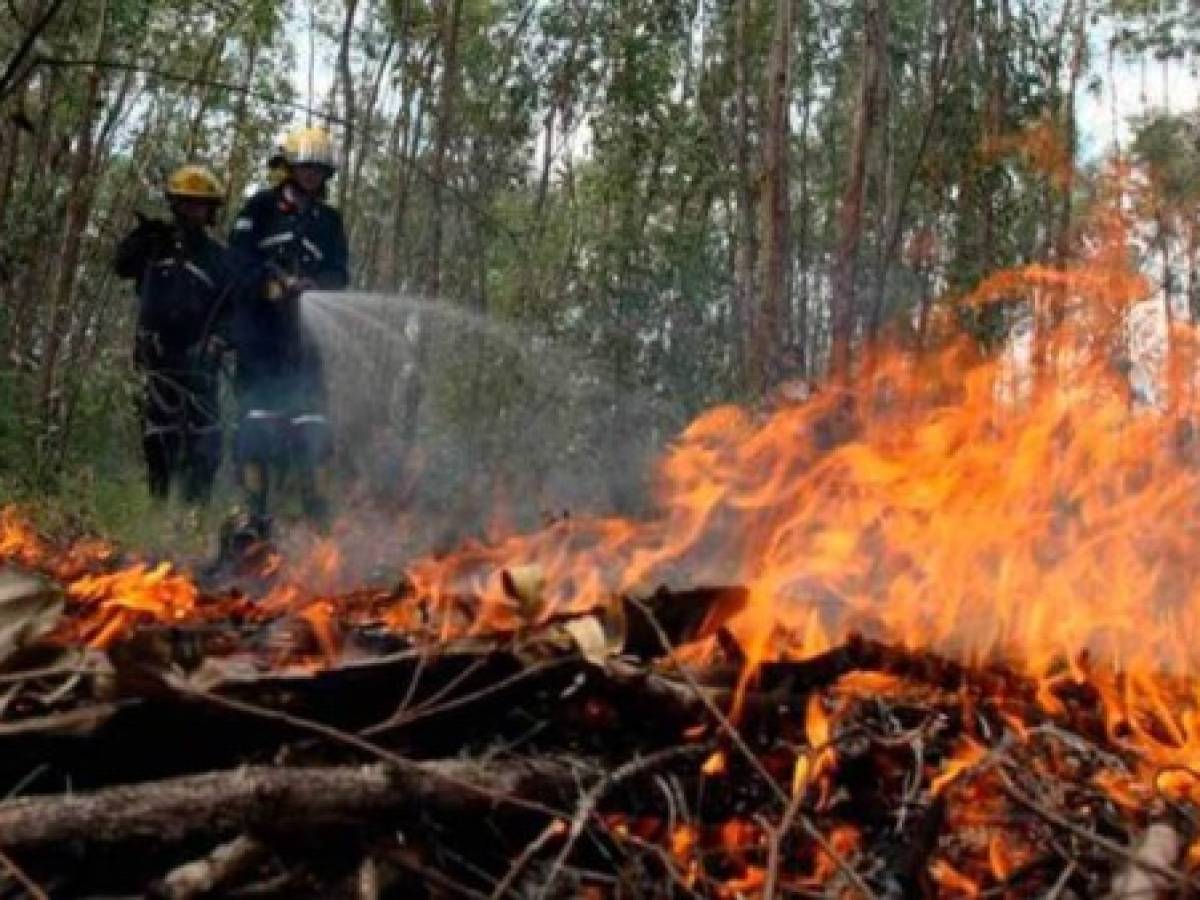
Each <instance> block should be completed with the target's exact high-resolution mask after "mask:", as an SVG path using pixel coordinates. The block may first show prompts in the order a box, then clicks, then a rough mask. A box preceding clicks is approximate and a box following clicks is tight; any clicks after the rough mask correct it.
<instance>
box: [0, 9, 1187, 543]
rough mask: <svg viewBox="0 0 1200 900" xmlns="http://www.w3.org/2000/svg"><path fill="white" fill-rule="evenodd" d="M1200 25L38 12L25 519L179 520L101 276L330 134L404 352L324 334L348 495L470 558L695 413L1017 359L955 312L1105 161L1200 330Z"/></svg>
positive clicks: (22, 234)
mask: <svg viewBox="0 0 1200 900" xmlns="http://www.w3.org/2000/svg"><path fill="white" fill-rule="evenodd" d="M1195 16H1196V13H1195V11H1194V10H1193V9H1192V8H1191V7H1190V5H1189V4H1186V3H1176V2H1173V0H1164V2H1149V0H1146V2H1139V0H1114V2H1110V3H1097V2H1094V0H1093V2H1091V3H1089V2H1087V0H1068V2H1020V0H987V2H970V3H963V2H942V0H916V2H901V0H863V2H855V3H848V4H843V3H820V2H807V0H806V2H794V3H775V2H767V0H760V2H754V0H732V2H720V3H714V2H707V0H695V2H674V0H671V2H657V0H656V2H645V3H639V2H620V3H599V2H594V0H571V2H562V3H559V2H551V3H547V2H542V3H538V2H512V3H509V2H476V0H447V2H434V3H424V2H417V0H412V2H409V0H394V2H373V0H348V2H345V3H323V2H316V0H314V2H312V3H309V4H307V5H305V4H290V5H287V4H278V3H275V2H250V3H246V4H235V3H224V2H219V0H213V2H203V3H170V2H166V3H159V2H136V3H128V2H121V0H98V2H90V0H71V2H68V0H58V2H49V0H46V2H43V0H29V2H24V3H21V2H14V3H13V4H9V5H8V6H7V8H5V9H4V10H2V11H0V23H2V26H0V34H3V35H4V37H3V38H2V39H0V40H2V43H0V54H2V59H3V71H2V76H0V110H2V111H3V121H2V123H0V221H2V222H3V234H4V235H5V240H4V242H3V248H2V256H0V296H2V297H3V303H2V304H0V349H2V350H3V352H2V353H0V395H2V397H3V402H2V403H0V493H3V494H5V495H8V496H10V497H13V498H17V499H24V500H31V499H36V500H37V501H38V503H39V505H40V506H41V507H42V508H43V509H44V511H46V512H47V514H49V515H51V516H66V517H67V518H68V519H74V520H77V521H80V522H83V523H87V524H90V525H99V526H103V527H107V528H116V529H117V530H118V531H121V530H122V529H128V528H133V529H134V530H135V532H136V530H137V525H136V523H137V522H138V521H143V522H144V521H147V520H153V511H152V510H149V509H147V507H146V505H145V503H144V502H143V498H142V493H143V491H142V490H141V489H140V485H139V481H140V475H139V463H138V450H137V427H138V426H137V420H136V414H135V411H136V405H137V397H138V395H139V393H138V392H139V387H138V375H137V373H136V372H135V371H134V370H133V368H132V366H131V363H130V358H131V350H130V347H131V344H132V329H133V319H134V317H135V314H136V304H135V303H134V301H133V298H132V291H131V289H130V286H129V284H128V283H127V282H122V281H121V280H119V279H117V278H115V277H113V276H112V274H111V259H112V254H113V248H114V246H115V244H116V242H117V240H118V239H119V238H120V236H121V235H122V234H123V233H124V232H125V231H127V230H128V229H129V228H130V227H131V225H132V223H133V214H134V212H135V211H146V212H155V211H158V210H161V209H162V199H161V191H162V183H163V179H164V178H165V177H166V174H167V173H168V172H170V171H171V170H172V169H173V168H174V167H176V166H178V165H181V164H183V163H185V162H192V161H197V162H201V163H203V164H206V165H208V166H210V167H211V168H212V170H213V171H214V172H216V173H217V174H218V176H219V177H220V178H221V179H222V180H223V183H224V184H225V189H226V191H227V194H228V200H227V202H226V203H225V205H224V207H223V209H222V214H221V221H220V223H219V225H218V228H217V229H216V231H217V233H218V234H219V235H220V236H224V235H225V234H227V233H228V227H229V224H230V222H231V220H232V217H233V216H234V215H235V213H236V212H237V209H238V207H239V205H240V202H241V200H242V198H243V196H244V195H245V194H246V193H248V192H251V191H253V190H254V189H256V188H257V187H260V186H261V185H262V183H263V179H264V176H265V161H266V159H267V157H268V156H269V155H270V154H271V153H272V152H273V150H274V147H275V146H276V144H277V143H278V141H279V140H280V137H279V136H280V135H281V134H283V133H284V132H286V131H287V130H288V129H289V128H292V127H294V126H296V125H304V124H313V123H315V124H319V125H323V126H325V127H328V128H329V130H330V131H331V133H332V134H333V135H334V137H335V139H336V142H337V148H338V149H337V152H338V154H339V162H340V166H339V173H338V175H337V177H336V178H335V179H334V181H333V182H332V185H331V199H332V200H333V202H334V203H335V205H336V206H338V207H339V208H340V209H341V211H342V214H343V216H344V218H345V221H346V227H347V231H348V233H349V239H350V243H351V260H352V279H351V286H352V288H353V289H354V290H356V291H361V292H375V294H376V295H377V297H376V299H377V301H378V302H377V303H376V304H375V306H374V307H372V308H371V309H368V310H366V314H368V315H369V316H371V317H373V319H374V320H375V321H376V322H377V323H378V324H370V323H369V322H368V321H367V319H364V318H363V316H362V315H357V314H354V313H350V314H338V315H335V316H334V318H335V320H336V321H334V322H333V325H332V330H334V331H336V332H339V333H340V334H341V337H340V338H338V340H337V343H339V346H341V347H342V350H343V352H349V353H350V355H352V356H354V357H355V358H357V359H359V360H360V362H359V363H358V364H357V365H356V366H351V367H350V369H349V370H347V371H345V372H344V373H343V377H342V383H343V388H341V390H342V391H343V393H345V394H347V395H349V396H350V397H351V398H353V397H355V396H357V395H359V394H360V393H361V390H362V387H363V385H368V384H378V383H379V379H380V378H383V379H384V380H385V381H386V383H387V384H388V385H389V387H388V389H387V390H386V391H383V392H378V391H376V392H374V393H373V400H372V404H371V408H369V409H366V408H362V405H361V403H360V402H358V401H354V400H353V399H352V400H351V402H350V403H349V406H348V407H347V408H348V409H351V410H352V414H351V413H350V412H348V413H347V415H346V416H345V421H344V422H343V423H342V425H341V428H340V436H339V440H340V442H341V446H342V448H343V449H345V448H348V447H352V446H353V447H357V448H362V447H364V446H370V447H372V448H375V449H374V450H373V451H372V452H371V453H370V454H365V453H363V452H361V451H360V452H359V453H357V454H354V453H343V454H342V455H341V459H342V462H341V463H340V467H341V470H342V472H343V474H344V475H345V476H346V477H347V479H349V480H354V481H355V483H358V484H366V485H368V487H366V488H363V490H364V492H366V493H368V494H369V495H370V496H371V497H372V498H373V499H374V500H377V501H378V502H379V503H382V504H384V505H386V506H389V507H390V508H391V509H393V510H394V509H395V508H397V507H406V508H419V507H421V506H422V505H423V504H424V505H426V506H427V505H429V504H434V505H435V506H437V507H438V508H442V509H445V508H447V507H449V506H453V507H455V508H456V509H457V510H458V512H457V516H458V520H459V521H462V522H470V523H472V527H475V525H477V524H478V522H479V520H480V518H481V516H483V515H484V513H483V511H484V510H487V509H494V508H495V507H496V505H497V497H496V494H497V491H498V490H500V487H498V486H503V492H504V493H505V494H506V495H508V498H509V500H510V501H511V505H512V507H513V512H512V514H513V515H514V516H516V517H517V518H518V519H520V518H521V517H522V516H524V517H525V519H522V521H524V520H527V519H528V516H529V515H532V514H535V513H545V512H547V511H549V510H553V509H555V508H556V507H564V508H565V507H568V506H577V505H586V506H587V507H588V508H593V509H604V510H616V511H622V512H630V511H636V510H637V509H638V508H639V503H640V500H639V497H640V496H641V493H642V489H643V486H642V485H641V484H640V483H639V482H637V480H636V479H631V478H630V476H629V474H628V473H629V472H631V471H641V470H642V469H643V468H644V467H645V465H646V463H647V461H648V460H650V459H652V458H653V457H654V456H655V455H656V454H657V453H658V452H659V451H660V450H661V448H662V446H663V445H664V444H665V443H666V442H667V441H668V440H669V439H670V438H672V437H673V436H674V435H675V434H676V433H678V431H679V430H680V429H681V428H682V427H683V426H684V425H685V424H686V423H687V422H688V421H690V420H691V419H692V418H693V417H694V416H695V415H696V414H697V413H698V412H699V411H701V410H703V409H705V408H708V407H710V406H713V405H715V404H717V403H723V402H737V403H748V404H755V403H760V402H762V401H763V398H767V397H769V396H770V393H771V391H772V389H773V388H774V387H776V386H778V385H779V384H781V383H785V382H788V381H795V380H801V381H807V382H811V383H818V382H821V381H822V380H824V379H826V378H827V377H829V376H830V375H831V374H833V375H837V373H839V372H840V373H846V372H849V371H851V370H852V369H855V368H856V367H858V366H859V365H860V364H861V362H862V361H863V358H864V354H865V353H866V351H865V350H864V348H869V347H873V346H876V345H878V344H880V343H881V342H888V343H890V344H892V345H898V346H901V347H903V348H906V350H907V351H910V352H913V353H918V354H919V353H920V352H922V348H926V349H928V348H929V347H930V346H933V345H934V344H936V343H937V342H938V341H940V340H942V339H943V338H944V334H931V332H933V331H937V330H938V327H939V326H938V324H937V323H939V322H941V321H942V320H943V319H944V317H943V315H942V313H943V312H945V313H947V314H948V315H949V316H950V317H951V318H953V319H954V328H956V329H958V330H959V331H960V332H961V333H965V334H968V335H969V336H970V337H971V338H972V339H973V340H975V341H977V342H978V344H979V346H980V347H981V348H984V349H985V350H986V349H987V348H992V349H995V348H997V347H1001V346H1003V345H1004V343H1005V341H1006V339H1007V336H1008V335H1009V334H1010V333H1011V332H1012V330H1013V328H1014V326H1015V325H1016V324H1017V323H1019V322H1020V320H1021V319H1022V312H1021V308H1020V304H1019V303H1018V304H1016V308H1014V304H1005V303H996V304H990V305H989V306H988V308H986V309H975V310H971V311H963V310H962V309H961V308H959V309H955V303H956V300H957V298H960V297H961V296H963V295H964V294H967V293H969V292H970V291H971V290H973V289H974V288H976V287H977V286H978V285H979V284H980V283H981V282H982V281H983V280H984V279H985V278H986V277H987V276H989V275H990V274H992V273H995V272H998V271H1002V270H1005V269H1008V268H1010V267H1016V266H1022V265H1030V264H1037V263H1047V264H1053V263H1055V262H1056V261H1064V260H1067V259H1070V258H1073V255H1074V254H1076V253H1077V251H1078V250H1079V247H1080V246H1081V244H1082V243H1083V242H1084V237H1083V232H1084V230H1085V223H1086V222H1087V221H1088V219H1089V215H1090V211H1091V210H1092V208H1093V207H1094V205H1095V204H1096V203H1097V202H1101V201H1100V200H1098V198H1100V197H1102V196H1103V195H1104V193H1105V188H1104V186H1103V182H1104V179H1105V178H1106V177H1107V176H1108V175H1109V174H1110V172H1111V167H1112V166H1113V165H1128V166H1130V167H1134V169H1136V171H1137V172H1138V173H1140V176H1144V178H1146V179H1149V180H1150V181H1151V182H1152V183H1153V184H1154V185H1155V189H1154V191H1153V192H1150V191H1147V190H1144V189H1143V190H1141V191H1140V197H1139V199H1137V201H1136V202H1137V203H1138V204H1139V209H1138V211H1137V214H1138V216H1139V217H1140V225H1139V228H1140V231H1139V232H1138V234H1139V238H1138V241H1137V242H1136V244H1137V246H1135V247H1133V249H1132V250H1131V253H1133V254H1134V255H1135V256H1136V257H1137V259H1136V260H1135V261H1134V265H1135V266H1138V267H1142V268H1146V269H1147V270H1149V269H1150V268H1153V271H1154V278H1155V281H1156V284H1155V288H1154V295H1155V296H1154V298H1153V299H1155V300H1156V301H1157V302H1158V303H1159V305H1160V306H1161V307H1162V308H1163V309H1164V311H1165V312H1166V313H1167V315H1168V316H1169V317H1170V316H1173V317H1174V318H1175V319H1177V320H1189V321H1190V320H1191V319H1192V317H1193V316H1194V315H1195V314H1196V309H1197V304H1200V298H1198V297H1197V295H1196V291H1197V287H1196V285H1195V265H1196V252H1197V248H1196V239H1195V234H1194V231H1195V229H1194V219H1195V208H1196V207H1195V204H1196V198H1197V196H1198V195H1197V188H1196V178H1197V169H1196V166H1197V148H1196V139H1195V138H1196V127H1197V126H1196V124H1195V121H1194V109H1193V108H1192V107H1191V105H1190V104H1191V103H1192V101H1193V100H1194V98H1195V79H1194V76H1193V75H1192V74H1191V73H1192V71H1193V68H1194V58H1193V49H1194V47H1193V45H1194V42H1195V35H1196V33H1197V32H1196V22H1195ZM1173 86H1174V91H1175V92H1176V93H1177V94H1178V95H1179V96H1178V97H1173V96H1172V88H1173ZM1118 92H1119V94H1120V96H1121V97H1122V102H1123V105H1122V107H1121V110H1119V111H1118V110H1117V108H1116V106H1115V103H1116V101H1115V100H1113V101H1112V103H1113V104H1114V105H1113V106H1112V108H1111V109H1108V108H1105V107H1107V106H1108V103H1109V99H1108V98H1110V97H1113V98H1115V97H1117V96H1118ZM1089 104H1090V108H1091V110H1092V113H1091V115H1090V117H1088V120H1087V121H1086V122H1084V124H1083V125H1081V112H1080V111H1081V109H1082V108H1084V107H1085V106H1089ZM1098 110H1099V111H1098ZM1097 111H1098V112H1097ZM1118 119H1119V120H1120V121H1118ZM48 248H53V252H47V249H48ZM388 296H390V297H392V298H393V302H391V303H388V302H385V301H386V298H387V297H388ZM380 298H382V299H380ZM361 302H362V301H360V303H361ZM413 303H421V304H424V306H422V307H421V308H422V309H424V312H415V311H414V310H415V309H416V308H415V307H413V306H412V304H413ZM351 305H353V304H351ZM430 305H437V306H438V307H439V309H437V310H434V309H431V308H429V307H430ZM414 317H415V318H414ZM422 317H423V318H422ZM416 319H422V323H421V324H418V323H417V322H416ZM351 346H352V347H353V348H354V349H353V351H348V350H347V348H349V347H351ZM363 348H366V349H365V351H364V349H363ZM363 360H366V361H365V362H363ZM356 456H357V458H355V457H356ZM368 456H369V458H366V457H368ZM481 473H482V474H481ZM515 497H520V498H521V501H520V502H518V501H516V500H514V499H513V498H515ZM59 498H70V500H69V502H67V503H66V504H65V505H64V504H60V503H58V502H57V501H58V499H59ZM148 517H149V519H148ZM145 536H146V535H145V534H143V535H142V537H145Z"/></svg>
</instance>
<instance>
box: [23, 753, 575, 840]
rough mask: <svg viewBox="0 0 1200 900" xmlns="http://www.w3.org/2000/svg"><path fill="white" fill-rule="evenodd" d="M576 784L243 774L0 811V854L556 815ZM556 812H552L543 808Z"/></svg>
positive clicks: (553, 768) (314, 772)
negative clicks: (414, 816) (392, 820)
mask: <svg viewBox="0 0 1200 900" xmlns="http://www.w3.org/2000/svg"><path fill="white" fill-rule="evenodd" d="M578 783H579V778H578V769H577V767H576V766H573V765H572V764H571V763H569V762H568V761H565V760H562V759H536V760H535V759H530V760H521V761H506V762H504V763H494V764H480V763H475V762H469V761H459V760H444V761H437V762H422V763H418V762H410V763H406V764H404V765H395V764H392V763H376V764H371V765H363V766H337V767H304V768H287V767H280V766H247V767H244V768H240V769H232V770H227V771H221V772H207V773H204V774H201V775H189V776H185V777H182V778H172V779H167V780H164V781H152V782H147V783H143V784H136V785H123V786H120V787H111V788H104V789H102V790H98V791H94V792H91V793H88V794H67V795H56V796H45V797H28V798H23V799H19V800H7V801H4V802H0V847H4V848H6V849H9V850H23V849H36V848H39V847H45V846H49V845H55V844H63V843H65V842H68V841H77V842H81V843H83V844H115V843H121V842H125V841H130V840H147V841H153V842H156V843H171V842H177V841H183V840H186V839H190V838H194V837H198V836H219V835H224V834H236V833H241V832H246V831H249V832H252V833H260V832H268V833H269V832H272V831H280V830H284V831H286V830H287V829H288V828H303V829H315V828H318V827H320V826H323V825H334V824H337V823H339V822H347V821H354V820H362V819H364V818H367V817H372V816H377V815H385V814H400V813H403V812H405V811H410V812H417V811H421V810H423V811H425V812H427V813H428V812H431V811H434V812H437V813H438V814H440V815H445V816H455V815H462V814H469V813H480V812H491V811H494V810H496V809H497V808H501V807H511V808H513V809H524V810H531V811H536V812H539V813H541V814H543V815H546V814H548V815H558V814H560V811H569V810H570V809H571V808H572V805H571V801H570V798H573V797H574V796H576V794H577V792H578V791H577V786H578ZM556 803H557V804H559V806H558V807H555V806H553V805H552V804H556ZM568 814H569V813H568Z"/></svg>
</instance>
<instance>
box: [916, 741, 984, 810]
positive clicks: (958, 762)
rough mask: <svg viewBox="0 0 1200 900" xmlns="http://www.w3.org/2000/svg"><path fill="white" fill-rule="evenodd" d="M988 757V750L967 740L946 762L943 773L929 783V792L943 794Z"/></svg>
mask: <svg viewBox="0 0 1200 900" xmlns="http://www.w3.org/2000/svg"><path fill="white" fill-rule="evenodd" d="M986 756H987V749H986V748H985V747H983V746H982V745H980V744H978V743H976V742H975V741H973V740H971V739H970V738H967V739H965V740H963V741H962V743H961V744H960V745H959V748H958V751H957V752H956V753H955V754H954V756H953V757H951V758H950V759H949V760H947V761H946V764H945V765H944V766H943V767H942V770H941V772H939V773H938V775H937V776H936V777H935V778H934V779H933V780H932V781H931V782H930V783H929V792H930V793H931V794H933V795H934V796H937V795H938V794H940V793H942V791H944V790H945V789H946V788H947V787H949V786H950V784H952V783H953V782H954V781H955V780H956V779H957V778H958V777H959V776H960V775H962V774H963V773H964V772H966V771H968V770H970V769H972V768H974V767H975V766H977V765H979V763H980V762H982V761H983V760H984V758H985V757H986Z"/></svg>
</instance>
